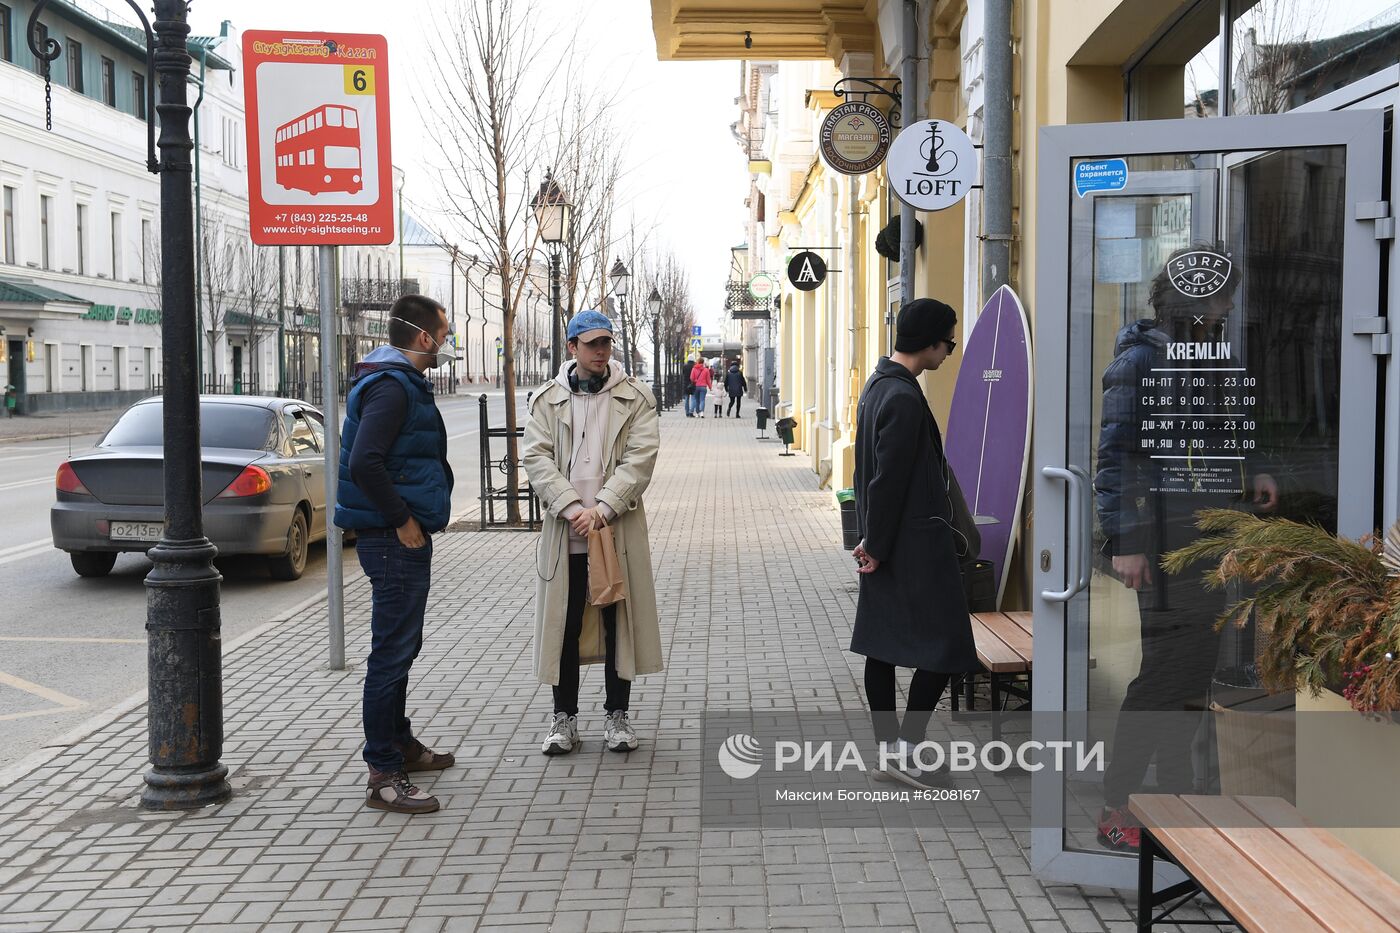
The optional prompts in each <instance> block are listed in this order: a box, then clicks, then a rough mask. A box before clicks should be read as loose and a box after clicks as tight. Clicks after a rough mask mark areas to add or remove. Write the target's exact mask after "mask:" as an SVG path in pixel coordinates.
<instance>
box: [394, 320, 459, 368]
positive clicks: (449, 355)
mask: <svg viewBox="0 0 1400 933" xmlns="http://www.w3.org/2000/svg"><path fill="white" fill-rule="evenodd" d="M389 320H391V321H398V322H399V323H400V324H407V325H408V326H409V327H412V328H413V329H414V330H416V331H419V332H421V333H424V334H428V332H427V331H426V330H423V328H421V327H419V326H418V325H417V324H414V323H413V322H412V321H405V320H404V319H403V318H401V317H391V318H389ZM428 339H429V340H432V339H433V335H432V334H428ZM399 350H401V351H402V352H404V353H417V354H418V355H419V356H427V355H428V352H427V351H426V350H406V349H404V348H403V347H399ZM455 359H457V335H456V334H454V333H453V332H452V328H451V327H449V328H448V329H447V336H445V337H443V338H442V343H440V344H438V345H437V349H436V350H435V351H434V353H433V365H432V368H433V369H436V368H437V367H439V366H446V365H447V364H448V363H451V362H452V361H453V360H455Z"/></svg>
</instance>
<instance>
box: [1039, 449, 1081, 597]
mask: <svg viewBox="0 0 1400 933" xmlns="http://www.w3.org/2000/svg"><path fill="white" fill-rule="evenodd" d="M1040 475H1041V476H1044V477H1046V478H1048V479H1059V480H1064V483H1065V488H1066V491H1067V492H1068V493H1069V535H1068V536H1067V540H1066V544H1067V546H1066V548H1065V556H1066V560H1067V561H1068V560H1071V559H1072V562H1071V563H1070V566H1069V569H1068V572H1067V573H1066V574H1065V580H1066V582H1067V583H1068V584H1069V585H1068V586H1067V587H1066V588H1065V589H1063V590H1041V591H1040V598H1041V599H1043V600H1046V601H1047V602H1052V603H1067V602H1069V601H1070V600H1071V599H1073V598H1074V594H1075V593H1078V592H1079V591H1080V590H1081V589H1083V586H1084V576H1085V573H1084V554H1085V550H1086V545H1085V544H1084V540H1083V539H1084V537H1085V535H1084V518H1085V515H1086V514H1087V512H1086V511H1085V508H1084V484H1083V482H1082V479H1081V477H1082V476H1083V474H1082V473H1080V472H1078V471H1074V470H1067V469H1065V468H1063V467H1053V466H1048V467H1041V469H1040Z"/></svg>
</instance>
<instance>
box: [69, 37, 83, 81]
mask: <svg viewBox="0 0 1400 933" xmlns="http://www.w3.org/2000/svg"><path fill="white" fill-rule="evenodd" d="M68 86H69V87H70V88H72V89H73V90H75V91H77V92H78V93H79V94H81V93H82V92H83V44H82V43H81V42H75V41H74V40H72V39H69V40H68Z"/></svg>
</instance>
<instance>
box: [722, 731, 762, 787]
mask: <svg viewBox="0 0 1400 933" xmlns="http://www.w3.org/2000/svg"><path fill="white" fill-rule="evenodd" d="M718 758H719V767H720V770H721V771H723V772H724V773H725V774H727V775H729V776H730V777H731V778H733V779H734V780H736V781H746V780H748V779H749V778H751V777H753V776H754V775H755V774H757V773H758V769H759V768H761V767H763V746H761V745H759V743H758V739H756V738H754V737H753V736H751V735H748V734H747V733H744V732H738V733H735V734H734V735H731V736H730V737H729V738H727V739H725V740H724V744H723V745H721V746H720V747H719V754H718Z"/></svg>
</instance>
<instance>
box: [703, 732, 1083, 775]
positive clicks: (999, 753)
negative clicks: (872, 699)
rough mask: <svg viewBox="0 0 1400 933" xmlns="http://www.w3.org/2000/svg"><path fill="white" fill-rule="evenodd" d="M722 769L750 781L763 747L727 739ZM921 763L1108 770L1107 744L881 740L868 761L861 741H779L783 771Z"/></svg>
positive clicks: (959, 768)
mask: <svg viewBox="0 0 1400 933" xmlns="http://www.w3.org/2000/svg"><path fill="white" fill-rule="evenodd" d="M716 758H718V759H719V767H720V770H721V771H723V772H724V773H725V774H727V775H728V776H729V777H730V778H732V779H734V780H736V781H746V780H748V779H749V778H751V777H753V776H754V775H756V774H758V772H759V771H760V770H762V768H763V758H764V755H763V745H762V743H760V742H759V740H758V739H756V738H754V737H753V736H751V735H749V734H748V733H745V732H738V733H735V734H734V735H731V736H729V738H727V739H725V740H724V742H723V744H721V745H720V747H719V751H718V752H717V753H716ZM909 765H916V766H917V767H919V768H920V769H922V770H926V771H939V770H944V769H946V770H948V771H954V772H972V771H988V772H993V773H997V772H1002V771H1009V770H1012V769H1013V768H1014V769H1018V770H1021V771H1040V770H1043V769H1044V768H1046V767H1051V768H1054V769H1055V770H1056V771H1060V772H1065V771H1067V770H1072V771H1073V772H1074V773H1084V772H1086V771H1099V772H1102V771H1103V770H1104V769H1105V748H1104V743H1103V742H1094V743H1084V742H1066V741H1053V742H1036V741H1027V742H1021V743H1019V744H1018V745H1011V744H1010V743H1009V742H1000V741H997V742H986V743H982V744H980V745H979V743H977V742H969V741H954V742H920V743H918V744H917V745H906V744H904V743H902V742H901V743H899V744H897V745H892V744H887V743H885V742H881V743H880V745H879V751H878V752H877V753H876V757H875V761H873V762H867V761H866V760H865V756H864V755H863V754H862V753H861V747H860V744H859V743H857V742H854V741H846V742H832V741H823V742H811V741H806V742H791V741H783V740H777V741H775V742H774V743H773V770H774V771H778V772H782V771H789V772H790V771H806V772H812V771H837V772H839V771H847V770H851V771H860V772H868V771H872V770H880V769H883V768H889V767H892V766H893V767H900V768H904V767H908V766H909Z"/></svg>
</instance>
